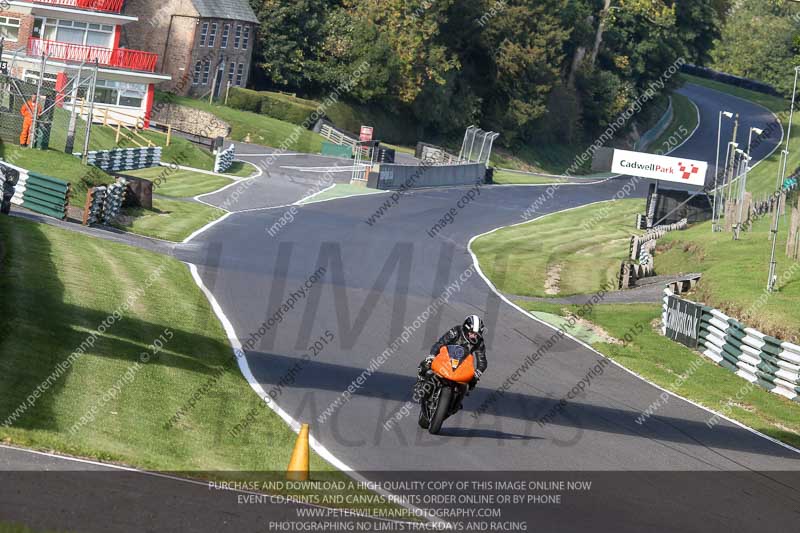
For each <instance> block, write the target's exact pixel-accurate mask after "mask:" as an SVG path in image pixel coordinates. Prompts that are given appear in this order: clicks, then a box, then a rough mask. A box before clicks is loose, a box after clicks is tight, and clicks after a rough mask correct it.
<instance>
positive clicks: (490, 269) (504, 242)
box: [472, 200, 644, 296]
mask: <svg viewBox="0 0 800 533" xmlns="http://www.w3.org/2000/svg"><path fill="white" fill-rule="evenodd" d="M643 210H644V201H643V200H619V201H616V202H603V203H602V204H597V205H591V206H586V207H582V208H579V209H573V210H571V211H566V212H563V213H556V214H553V215H548V216H546V217H544V218H542V219H540V220H537V221H535V222H531V223H528V224H520V225H518V226H513V227H509V228H504V229H501V230H499V231H496V232H494V233H491V234H489V235H486V236H484V237H481V238H480V239H478V240H476V241H475V242H474V243H473V246H472V248H473V250H474V251H475V253H476V254H477V255H478V257H479V258H480V266H481V268H482V269H483V271H484V272H485V273H486V275H487V276H489V277H490V278H491V279H492V280H494V281H495V283H496V285H497V288H498V289H499V290H501V291H503V292H505V293H508V294H517V295H521V296H555V294H547V293H546V292H545V284H546V282H548V280H549V279H550V280H552V279H553V278H557V279H558V280H559V281H558V287H559V291H558V294H557V295H559V296H566V295H571V294H585V293H591V292H595V291H597V290H599V289H600V288H601V287H602V286H603V284H604V283H605V282H606V280H607V279H609V278H614V277H615V276H616V274H617V272H618V271H619V265H620V261H622V260H623V259H625V256H626V255H627V251H628V242H629V239H630V236H631V235H632V234H634V233H635V230H634V229H633V223H634V219H635V216H636V213H641V212H642V211H643ZM584 224H585V226H586V227H584Z"/></svg>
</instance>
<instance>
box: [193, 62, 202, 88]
mask: <svg viewBox="0 0 800 533" xmlns="http://www.w3.org/2000/svg"><path fill="white" fill-rule="evenodd" d="M202 68H203V64H202V63H200V62H199V61H198V62H197V63H195V64H194V76H193V77H192V85H199V84H200V71H201V69H202Z"/></svg>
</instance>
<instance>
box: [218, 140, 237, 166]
mask: <svg viewBox="0 0 800 533" xmlns="http://www.w3.org/2000/svg"><path fill="white" fill-rule="evenodd" d="M234 157H236V150H235V149H234V146H233V145H230V146H228V147H227V148H226V149H225V150H222V151H220V152H217V157H216V158H215V159H214V172H225V171H226V170H228V169H229V168H231V165H232V164H233V158H234Z"/></svg>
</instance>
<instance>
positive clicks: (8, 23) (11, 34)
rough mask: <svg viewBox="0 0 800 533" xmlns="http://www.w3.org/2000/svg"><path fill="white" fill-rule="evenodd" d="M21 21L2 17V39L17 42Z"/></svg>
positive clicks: (0, 32)
mask: <svg viewBox="0 0 800 533" xmlns="http://www.w3.org/2000/svg"><path fill="white" fill-rule="evenodd" d="M19 20H20V19H13V18H11V17H0V37H2V38H4V39H5V40H6V41H14V42H17V39H19Z"/></svg>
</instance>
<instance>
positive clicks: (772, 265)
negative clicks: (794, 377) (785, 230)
mask: <svg viewBox="0 0 800 533" xmlns="http://www.w3.org/2000/svg"><path fill="white" fill-rule="evenodd" d="M799 71H800V67H794V88H793V89H792V107H791V108H790V110H789V130H788V131H787V132H786V148H784V149H783V151H781V168H780V174H778V180H777V183H776V184H775V192H776V193H777V192H778V191H780V190H781V189H783V180H784V177H785V176H786V163H787V160H788V159H789V139H791V137H792V119H793V117H794V101H795V97H796V96H797V73H798V72H799ZM780 206H781V197H780V195H778V204H777V205H776V206H775V211H774V212H773V213H772V228H771V229H770V233H771V234H772V253H771V254H770V258H769V274H767V292H772V291H774V290H775V279H776V278H777V269H778V262H777V261H776V260H775V245H776V244H777V243H778V211H779V208H780Z"/></svg>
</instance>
